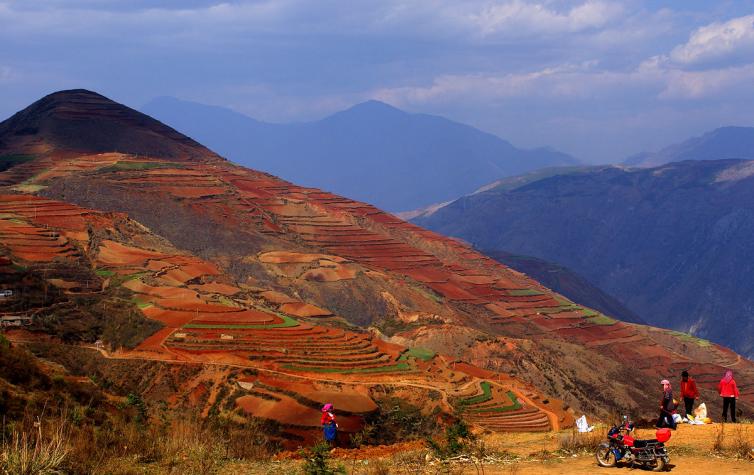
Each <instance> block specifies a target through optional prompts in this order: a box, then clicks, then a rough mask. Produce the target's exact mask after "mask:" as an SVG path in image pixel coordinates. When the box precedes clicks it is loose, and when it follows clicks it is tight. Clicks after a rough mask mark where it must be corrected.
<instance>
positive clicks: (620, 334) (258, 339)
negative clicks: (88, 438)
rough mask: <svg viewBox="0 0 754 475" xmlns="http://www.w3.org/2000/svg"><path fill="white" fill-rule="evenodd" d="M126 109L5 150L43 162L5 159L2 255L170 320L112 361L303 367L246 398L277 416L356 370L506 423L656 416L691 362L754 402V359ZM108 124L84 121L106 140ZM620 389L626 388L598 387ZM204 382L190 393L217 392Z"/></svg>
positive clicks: (358, 377)
mask: <svg viewBox="0 0 754 475" xmlns="http://www.w3.org/2000/svg"><path fill="white" fill-rule="evenodd" d="M82 94H83V95H82ZM82 101H83V102H84V103H86V104H85V105H84V106H81V107H82V111H79V112H77V113H76V114H74V116H75V117H77V119H76V120H80V117H82V114H85V111H89V112H86V113H95V112H96V111H97V110H101V109H102V108H103V105H102V104H103V103H102V101H103V98H101V96H97V97H95V98H93V99H92V103H91V104H89V103H88V102H87V100H86V94H84V93H81V92H77V93H76V94H75V101H73V105H72V106H70V107H74V108H75V107H79V106H78V104H80V103H81V102H82ZM87 104H88V105H87ZM90 106H91V107H90ZM111 107H112V108H113V111H111V112H107V113H106V114H104V115H102V116H101V117H99V116H98V117H99V119H98V120H100V121H115V122H114V123H116V124H117V127H116V126H113V127H112V129H111V130H118V131H122V133H123V134H126V135H124V136H123V137H115V138H112V137H111V135H107V136H106V137H104V136H103V137H99V136H97V137H98V141H97V146H96V147H94V146H92V147H89V148H87V147H86V146H85V145H82V144H81V143H80V142H78V141H74V142H71V143H70V144H68V145H66V144H67V143H68V142H66V140H73V138H67V137H58V136H54V140H52V139H48V141H45V140H46V139H45V135H44V134H43V133H40V134H39V136H37V137H26V136H24V137H21V138H18V137H20V136H16V135H12V131H13V130H15V129H14V128H13V127H15V126H13V127H10V126H8V125H3V126H2V127H0V131H2V130H5V129H3V127H5V128H7V129H8V130H11V132H9V133H11V135H8V136H7V137H5V138H6V141H5V142H4V143H5V144H6V145H3V147H5V148H8V145H7V144H11V145H12V147H11V148H13V150H5V149H3V150H0V152H2V153H16V154H19V153H20V154H24V153H25V154H33V155H34V158H33V159H31V160H29V161H25V162H24V163H21V164H17V165H14V166H13V167H11V168H10V169H8V170H5V171H2V172H0V183H2V184H4V185H2V188H3V189H2V190H0V191H1V192H2V200H0V243H2V246H3V253H4V254H7V255H9V256H11V258H12V259H13V262H14V263H16V264H18V265H31V264H33V259H38V261H36V262H37V263H38V264H42V265H45V266H48V267H53V265H52V264H55V266H57V264H56V263H57V262H61V261H64V262H68V263H69V266H79V268H81V269H83V270H85V271H86V272H85V273H86V274H88V275H90V276H96V277H95V278H94V279H93V280H94V281H96V283H97V285H98V286H99V287H100V288H101V289H102V290H103V291H114V290H117V291H118V292H119V293H118V295H119V298H121V297H120V295H126V296H127V298H123V299H124V300H128V304H129V305H133V306H135V308H137V309H138V310H139V311H140V312H141V315H143V316H144V317H146V318H148V319H152V320H156V321H159V322H161V323H162V324H163V325H164V327H163V328H162V329H161V330H159V331H158V332H156V333H154V334H153V335H151V336H150V337H148V338H146V339H145V340H144V341H142V342H141V344H139V345H138V346H136V348H135V349H132V350H126V349H120V350H118V349H116V350H115V351H113V352H107V356H109V357H114V358H135V359H154V360H162V361H167V362H171V363H173V364H187V365H196V364H197V363H202V364H204V366H203V367H210V366H212V365H217V366H223V365H224V367H232V368H248V369H254V370H255V371H258V372H259V374H262V373H264V374H266V375H277V376H282V375H285V376H286V377H289V378H298V380H300V381H301V382H302V384H304V386H302V387H295V388H293V389H290V391H292V394H289V393H287V392H282V393H280V391H278V390H273V389H269V388H266V387H264V386H262V387H261V389H260V387H255V388H253V389H252V390H250V392H249V393H248V394H245V395H243V396H239V397H238V399H239V401H240V402H239V403H238V404H237V406H238V407H240V408H241V409H242V410H243V411H247V412H250V413H252V414H268V415H269V417H271V418H273V419H275V418H277V419H275V420H279V421H282V420H283V419H282V418H283V417H284V416H283V415H282V413H281V412H280V409H279V408H280V407H287V406H286V404H288V405H289V406H290V408H291V411H293V413H299V412H298V411H300V413H301V414H309V416H311V415H312V414H311V410H313V406H311V404H310V405H308V406H307V403H305V401H304V402H302V401H303V399H301V397H303V396H302V395H303V394H304V393H307V392H317V391H325V390H327V391H331V392H332V388H323V387H319V386H318V385H323V384H334V383H340V384H345V385H346V389H344V390H343V391H341V392H339V391H335V393H339V394H344V395H348V394H353V395H354V397H356V394H361V395H362V396H363V395H364V394H365V393H366V394H368V395H372V396H373V395H374V394H376V391H378V390H377V388H379V387H383V386H384V385H393V386H392V387H394V388H401V389H400V390H406V391H407V392H408V396H412V397H416V398H417V401H427V400H428V394H429V391H436V392H437V393H439V394H440V397H439V399H438V398H436V399H434V401H436V402H435V403H433V404H436V405H437V406H436V407H441V409H442V410H444V411H448V412H453V411H456V410H459V411H460V410H462V411H464V414H465V416H466V417H468V418H470V420H473V421H474V422H476V423H478V424H479V425H481V426H484V427H487V428H490V429H492V430H544V429H546V428H548V427H553V426H556V425H560V424H568V423H570V421H571V419H572V417H571V414H569V413H568V412H566V411H564V410H562V406H561V405H560V403H559V402H558V401H557V400H556V399H554V398H552V396H559V397H561V398H568V403H569V404H570V405H571V406H573V407H575V408H577V409H578V410H584V411H594V412H595V413H598V414H600V411H602V412H601V414H606V413H607V412H608V411H610V410H613V409H617V408H618V407H625V406H628V407H632V408H635V409H636V410H637V411H644V410H646V411H648V412H652V413H653V412H654V406H655V401H654V396H653V394H654V392H653V391H654V389H656V388H655V386H656V384H655V381H659V380H660V379H662V378H663V377H667V376H668V375H669V374H667V372H669V371H677V370H679V369H681V368H683V369H689V370H690V371H691V372H692V373H693V374H695V375H697V376H698V379H697V380H698V381H700V382H703V383H704V384H708V383H710V384H711V382H712V380H713V379H714V377H719V376H715V374H718V375H719V374H722V372H723V370H724V369H725V368H729V367H731V368H734V369H736V370H737V372H738V373H739V374H740V378H739V379H740V380H741V381H742V382H743V383H742V388H741V389H742V393H743V395H742V400H741V405H742V406H743V407H754V385H752V384H749V383H748V381H753V382H754V364H752V363H751V362H750V361H748V360H742V359H740V358H737V356H736V355H734V354H731V352H730V351H728V350H726V349H724V348H721V347H719V346H716V345H712V344H709V343H707V342H703V341H697V340H694V339H693V338H690V337H688V336H685V335H678V334H673V333H672V332H668V331H664V330H659V329H653V328H650V327H645V326H641V325H633V324H626V323H623V322H619V321H615V320H613V319H611V318H610V317H609V316H605V315H601V314H598V313H596V312H594V311H592V310H590V309H587V308H583V307H581V306H579V305H578V304H577V303H574V302H570V301H568V300H567V299H565V298H564V297H562V296H560V295H557V294H555V293H553V292H552V291H550V290H549V289H547V288H545V287H543V286H542V285H540V284H539V283H537V282H535V281H534V280H532V279H530V278H529V277H527V276H526V275H523V274H521V273H518V272H516V271H513V270H511V269H510V268H508V267H505V266H503V265H502V264H499V263H497V262H496V261H493V260H492V259H489V258H487V257H485V256H483V255H481V254H479V253H477V252H476V251H474V250H473V249H471V248H470V247H469V246H467V245H466V244H464V243H462V242H459V241H456V240H453V239H448V238H445V237H442V236H439V235H437V234H434V233H432V232H429V231H427V230H424V229H421V228H419V227H417V226H415V225H412V224H409V223H406V222H404V221H402V220H400V219H398V218H396V217H394V216H392V215H390V214H387V213H384V212H382V211H380V210H378V209H376V208H374V207H372V206H370V205H368V204H365V203H359V202H355V201H352V200H349V199H347V198H343V197H339V196H336V195H333V194H331V193H328V192H325V191H321V190H317V189H312V188H305V187H300V186H296V185H294V184H291V183H287V182H285V181H283V180H280V179H278V178H276V177H273V176H270V175H268V174H265V173H262V172H258V171H253V170H248V169H244V168H241V167H238V166H235V165H233V164H231V163H229V162H227V161H225V160H222V159H221V158H220V157H218V156H216V155H214V154H213V153H211V152H210V151H208V150H206V149H204V148H203V147H201V146H199V145H198V144H195V143H194V142H193V141H191V140H190V139H188V138H187V137H183V136H180V134H178V133H177V132H175V131H172V130H167V131H166V128H165V126H163V125H162V124H158V123H157V124H156V123H154V121H151V119H149V118H145V117H141V116H139V115H138V113H136V112H135V111H131V110H130V109H127V108H123V107H122V106H119V105H117V104H114V105H111ZM90 109H91V110H90ZM105 109H107V108H105ZM116 109H117V110H116ZM47 111H48V109H43V110H41V111H39V114H46V113H47ZM66 111H68V109H66ZM92 111H95V112H92ZM67 114H68V112H66V113H65V114H62V115H59V116H56V118H55V120H68V119H67V117H69V116H68V115H67ZM32 115H33V114H32V113H31V112H28V113H27V114H26V115H24V117H30V116H32ZM22 119H23V120H26V119H24V118H23V117H22ZM19 120H20V119H19ZM150 121H151V122H150ZM14 123H15V122H14ZM14 123H13V124H14ZM83 123H84V122H77V124H83ZM96 123H97V121H93V122H86V123H85V125H86V126H87V127H94V129H86V134H90V135H95V136H96V134H97V131H98V129H96ZM108 123H109V122H108ZM13 124H11V125H13ZM92 124H95V125H92ZM8 127H10V128H8ZM144 127H147V128H146V129H143V128H144ZM51 134H52V133H51ZM53 135H54V134H53ZM82 136H83V135H82ZM132 137H140V139H139V140H141V142H139V141H137V142H134V140H131V138H132ZM116 138H117V145H118V146H117V147H115V146H113V147H112V148H108V147H106V146H103V145H101V144H102V143H107V140H113V141H114V142H113V143H116V142H115V139H116ZM157 139H159V143H157V142H155V140H157ZM77 140H78V139H77ZM148 143H149V144H152V145H153V147H154V148H153V150H154V151H153V153H150V152H145V151H144V150H143V148H142V146H143V145H144V144H148ZM155 144H157V145H155ZM158 145H159V146H158ZM116 149H118V150H121V153H116V152H114V150H116ZM124 150H125V151H130V152H124ZM32 248H33V250H32ZM59 284H61V285H63V284H62V283H59ZM120 292H123V294H121V293H120ZM408 347H413V348H411V349H410V351H409V349H408ZM475 365H476V366H475ZM480 366H482V367H485V368H488V369H485V368H480ZM492 368H494V369H495V370H496V371H491V369H492ZM499 371H502V372H499ZM218 378H219V376H218ZM484 381H487V384H483V382H484ZM525 381H528V382H525ZM648 381H649V382H651V383H647V382H648ZM218 384H219V383H218ZM263 384H265V383H263ZM648 384H650V386H648V387H649V388H650V389H649V390H645V389H646V388H645V386H647V385H648ZM268 386H270V387H277V386H275V384H268ZM604 387H611V388H613V391H612V392H613V393H614V394H615V399H620V398H622V399H620V400H616V401H611V400H608V398H607V397H603V399H601V400H596V399H595V398H593V397H591V396H592V395H594V394H595V392H596V391H597V390H598V388H604ZM197 388H199V386H197V387H195V388H193V389H196V391H197V392H196V393H192V394H193V395H192V396H191V397H190V398H189V399H191V400H200V399H202V398H201V397H199V395H200V393H201V394H204V392H203V390H201V389H197ZM406 388H411V389H410V391H413V393H411V392H410V391H409V390H408V389H406ZM485 388H486V389H485ZM537 388H539V389H537ZM651 388H654V389H651ZM193 389H192V391H193ZM396 390H398V389H396ZM208 391H209V390H208ZM286 391H288V389H286ZM548 392H549V393H550V394H547V393H548ZM210 393H211V391H210ZM553 393H554V394H553ZM281 394H282V395H281ZM296 394H297V395H298V396H296ZM650 394H651V395H652V396H650ZM247 396H248V397H247ZM283 396H285V397H283ZM202 397H203V396H202ZM276 398H277V399H276ZM286 398H289V399H290V401H289V399H286ZM463 400H466V402H465V403H462V401H463ZM209 401H213V397H209ZM320 402H321V401H320ZM278 403H279V404H278ZM213 404H214V403H212V402H207V405H209V406H212V405H213ZM597 404H599V406H598V405H597ZM610 404H613V406H609V405H610ZM645 407H646V409H644V408H645ZM205 409H206V407H205ZM747 410H748V409H747ZM309 416H306V417H309ZM289 422H291V421H287V422H286V423H289ZM292 425H295V424H292ZM304 425H305V424H304ZM291 430H293V429H291ZM296 430H299V429H296ZM301 430H304V429H301Z"/></svg>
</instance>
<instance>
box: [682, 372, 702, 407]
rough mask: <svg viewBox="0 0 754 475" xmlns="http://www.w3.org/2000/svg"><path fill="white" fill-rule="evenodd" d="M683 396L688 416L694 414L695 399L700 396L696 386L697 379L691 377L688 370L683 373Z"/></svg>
mask: <svg viewBox="0 0 754 475" xmlns="http://www.w3.org/2000/svg"><path fill="white" fill-rule="evenodd" d="M681 397H682V398H683V405H684V409H685V411H686V412H685V416H686V418H689V417H692V416H693V415H694V401H695V400H697V399H698V398H699V390H698V389H697V388H696V381H694V378H691V377H689V372H688V371H685V370H684V371H683V372H682V373H681Z"/></svg>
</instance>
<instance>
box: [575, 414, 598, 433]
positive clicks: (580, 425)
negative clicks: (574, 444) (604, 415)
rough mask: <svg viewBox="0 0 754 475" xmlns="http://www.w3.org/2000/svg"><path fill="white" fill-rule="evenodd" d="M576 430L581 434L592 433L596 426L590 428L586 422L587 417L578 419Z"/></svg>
mask: <svg viewBox="0 0 754 475" xmlns="http://www.w3.org/2000/svg"><path fill="white" fill-rule="evenodd" d="M576 428H577V429H578V431H579V432H591V431H593V430H594V426H590V425H589V423H588V422H587V421H586V416H581V417H579V418H578V419H576Z"/></svg>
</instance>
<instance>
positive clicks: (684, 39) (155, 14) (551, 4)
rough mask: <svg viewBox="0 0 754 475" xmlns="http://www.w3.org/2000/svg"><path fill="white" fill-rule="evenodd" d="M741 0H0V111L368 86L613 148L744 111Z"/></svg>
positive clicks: (668, 138) (744, 1) (599, 156)
mask: <svg viewBox="0 0 754 475" xmlns="http://www.w3.org/2000/svg"><path fill="white" fill-rule="evenodd" d="M752 84H754V0H736V1H727V0H719V1H715V0H710V1H699V0H678V1H656V0H655V1H651V0H619V1H609V0H574V1H565V0H536V1H524V0H501V1H489V0H426V1H420V0H416V1H404V0H380V1H372V0H350V1H335V0H315V1H303V0H255V1H239V2H230V1H229V2H217V1H199V0H173V1H168V0H165V1H153V2H148V1H143V0H125V1H116V0H17V1H3V0H0V117H3V118H4V117H7V116H9V115H10V114H12V113H13V112H15V111H16V110H18V109H20V108H22V107H24V106H26V105H27V104H29V103H30V102H32V101H33V100H35V99H38V98H39V97H41V96H42V95H44V94H47V93H49V92H52V91H55V90H58V89H66V88H74V87H85V88H90V89H93V90H96V91H98V92H101V93H103V94H105V95H108V96H110V97H112V98H113V99H116V100H118V101H121V102H124V103H126V104H128V105H131V106H135V107H138V106H140V105H142V104H144V103H145V102H147V101H148V100H149V99H151V98H153V97H155V96H161V95H169V96H175V97H179V98H183V99H188V100H194V101H198V102H203V103H208V104H216V105H222V106H227V107H231V108H233V109H235V110H238V111H240V112H243V113H245V114H248V115H250V116H252V117H255V118H257V119H260V120H267V121H300V120H310V119H316V118H320V117H323V116H325V115H327V114H329V113H332V112H335V111H337V110H341V109H343V108H346V107H348V106H350V105H352V104H354V103H357V102H361V101H364V100H367V99H380V100H383V101H385V102H388V103H390V104H393V105H395V106H397V107H400V108H402V109H405V110H408V111H415V112H426V113H432V114H439V115H443V116H446V117H448V118H451V119H455V120H459V121H461V122H466V123H469V124H472V125H475V126H477V127H479V128H481V129H483V130H486V131H490V132H493V133H496V134H498V135H500V136H502V137H504V138H507V139H508V140H510V141H511V142H513V143H514V144H516V145H520V146H539V145H550V146H553V147H555V148H558V149H561V150H563V151H566V152H569V153H572V154H574V155H576V156H578V157H581V158H584V159H586V160H589V161H592V162H606V161H610V160H617V159H621V158H623V157H625V156H626V155H629V154H631V153H635V152H638V151H641V150H645V149H656V148H658V147H661V146H663V145H667V144H669V143H672V142H675V141H678V140H681V139H684V138H687V137H689V136H691V135H695V134H699V133H702V132H704V131H706V130H709V129H712V128H714V127H718V126H721V125H750V126H754V115H753V114H752V111H753V110H754V107H753V106H754V87H752Z"/></svg>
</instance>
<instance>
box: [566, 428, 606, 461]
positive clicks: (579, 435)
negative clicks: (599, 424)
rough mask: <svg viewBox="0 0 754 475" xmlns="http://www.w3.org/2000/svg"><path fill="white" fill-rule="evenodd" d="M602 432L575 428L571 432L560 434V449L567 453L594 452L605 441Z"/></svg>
mask: <svg viewBox="0 0 754 475" xmlns="http://www.w3.org/2000/svg"><path fill="white" fill-rule="evenodd" d="M604 439H605V436H604V435H603V434H602V432H597V431H593V432H578V431H577V430H576V428H573V429H572V430H571V432H569V433H566V434H561V435H560V440H559V446H558V448H559V450H560V451H561V452H564V453H566V454H569V455H571V454H585V453H589V454H591V453H593V452H594V451H595V450H597V447H598V446H599V445H600V444H601V443H602V442H603V441H604Z"/></svg>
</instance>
